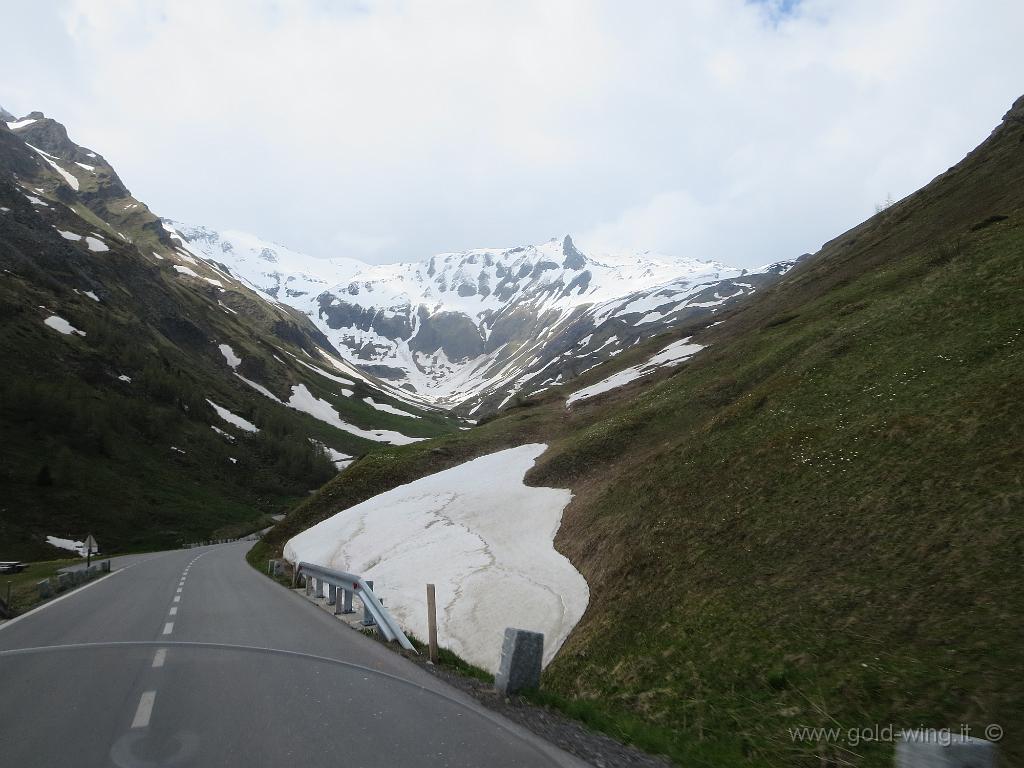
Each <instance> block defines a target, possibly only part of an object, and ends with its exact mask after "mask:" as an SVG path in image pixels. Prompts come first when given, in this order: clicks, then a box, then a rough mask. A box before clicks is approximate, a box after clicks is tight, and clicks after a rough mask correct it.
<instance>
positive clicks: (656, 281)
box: [167, 222, 793, 414]
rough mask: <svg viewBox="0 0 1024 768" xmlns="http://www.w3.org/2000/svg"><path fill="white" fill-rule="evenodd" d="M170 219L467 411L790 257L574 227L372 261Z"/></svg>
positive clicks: (387, 375)
mask: <svg viewBox="0 0 1024 768" xmlns="http://www.w3.org/2000/svg"><path fill="white" fill-rule="evenodd" d="M167 223H168V224H169V225H171V226H173V227H174V228H175V229H176V230H177V231H178V232H179V233H180V234H181V235H182V237H183V238H184V239H185V240H187V241H188V244H189V247H190V248H191V249H193V250H194V251H196V252H197V253H200V254H202V255H204V256H205V257H206V258H207V259H209V260H210V261H211V262H215V263H216V265H217V266H218V268H219V269H221V270H223V271H225V272H228V273H230V274H231V275H233V276H235V277H236V278H238V279H240V280H243V281H245V282H246V283H248V284H249V285H252V286H253V287H255V288H256V289H258V290H260V291H262V292H263V293H265V294H266V295H267V296H268V297H270V298H272V299H274V300H276V301H279V302H282V303H284V304H287V305H290V306H291V307H294V308H296V309H298V310H299V311H301V312H303V313H304V314H305V315H307V316H308V317H309V318H310V319H311V320H312V321H313V322H314V323H315V324H316V325H317V326H318V328H319V329H320V330H321V331H322V332H323V333H324V335H325V336H326V337H327V338H328V339H330V341H331V343H332V344H333V345H334V346H335V347H337V348H338V349H339V350H341V351H342V352H343V353H345V354H346V356H348V357H350V358H351V359H352V360H353V361H354V362H357V363H358V364H359V365H360V367H361V368H362V369H363V370H364V371H366V372H368V373H371V374H373V375H374V376H376V377H379V378H380V379H384V380H388V381H390V382H391V383H393V384H395V385H396V386H397V387H400V388H401V389H403V390H405V391H406V392H407V393H409V396H410V397H411V398H412V399H416V400H419V401H421V402H424V403H432V404H436V405H439V406H443V407H446V408H453V409H454V408H458V409H459V410H460V411H461V412H463V413H469V414H473V413H476V412H478V411H479V412H484V411H487V410H491V409H493V408H495V407H500V406H501V405H503V404H504V403H506V402H508V400H510V399H511V398H512V397H514V396H515V395H516V394H517V393H520V392H522V393H524V394H526V395H530V394H535V393H537V392H539V391H542V390H543V389H545V388H546V387H549V386H554V385H557V384H560V383H562V382H563V381H566V380H568V379H569V378H572V377H573V376H576V375H578V374H580V373H582V372H583V371H585V370H588V369H589V368H591V367H593V366H594V365H597V364H598V363H600V362H602V361H604V360H607V359H608V358H610V357H612V356H614V355H615V354H617V353H619V352H621V351H622V350H623V349H626V348H627V347H629V346H631V345H633V344H635V343H636V342H637V341H639V340H641V339H644V338H648V337H650V336H653V335H656V334H657V333H660V332H662V331H664V330H665V329H666V328H668V327H673V326H675V325H677V324H679V323H680V322H682V321H684V320H689V319H691V318H693V317H695V316H701V315H706V316H708V317H710V316H712V315H714V314H715V313H716V312H718V311H720V310H721V309H722V308H723V307H725V306H727V305H728V304H730V303H731V302H734V301H737V300H739V299H741V298H742V297H744V296H748V295H750V294H752V293H754V292H755V291H756V290H758V289H759V288H760V287H763V286H764V285H767V284H768V283H770V282H773V281H774V280H775V279H777V278H778V276H779V275H781V274H783V273H784V272H785V271H786V270H787V269H788V268H789V267H790V266H792V264H793V262H784V263H780V264H773V265H769V266H767V267H765V268H763V269H759V270H754V271H747V270H742V269H737V268H734V267H728V266H725V265H723V264H719V263H717V262H710V261H698V260H696V259H689V258H679V257H672V256H665V255H661V254H654V253H650V252H641V253H621V254H600V255H597V254H594V255H590V254H585V253H583V252H582V251H580V250H579V249H578V248H577V247H576V246H575V244H574V243H573V241H572V238H571V237H570V236H569V235H565V236H564V237H562V238H553V239H551V240H549V241H548V242H546V243H542V244H540V245H527V246H520V247H515V248H478V249H473V250H469V251H463V252H460V253H442V254H439V255H436V256H432V257H431V258H429V259H427V260H425V261H421V262H409V263H400V264H386V265H369V264H365V263H363V262H360V261H357V260H354V259H345V258H341V259H329V260H328V259H315V258H312V257H310V256H307V255H305V254H301V253H297V252H295V251H292V250H290V249H288V248H285V247H283V246H280V245H276V244H274V243H269V242H266V241H264V240H261V239H260V238H258V237H256V236H254V235H250V234H247V233H242V232H217V231H215V230H211V229H208V228H205V227H199V226H190V225H187V224H182V223H179V222H167Z"/></svg>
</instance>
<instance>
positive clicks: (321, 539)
mask: <svg viewBox="0 0 1024 768" xmlns="http://www.w3.org/2000/svg"><path fill="white" fill-rule="evenodd" d="M546 449H547V446H546V445H543V444H530V445H523V446H519V447H518V448H511V449H508V450H504V451H499V452H497V453H493V454H490V455H488V456H482V457H480V458H478V459H474V460H473V461H469V462H467V463H465V464H461V465H459V466H457V467H453V468H451V469H448V470H445V471H443V472H438V473H436V474H433V475H430V476H428V477H424V478H421V479H419V480H416V481H414V482H412V483H408V484H407V485H402V486H399V487H397V488H394V489H392V490H390V491H387V492H385V493H382V494H379V495H377V496H374V497H373V498H371V499H368V500H366V501H364V502H362V503H361V504H357V505H355V506H353V507H350V508H348V509H346V510H343V511H341V512H339V513H338V514H336V515H334V516H333V517H330V518H328V519H327V520H324V521H323V522H321V523H319V524H318V525H315V526H313V527H312V528H309V529H308V530H306V531H303V532H302V533H300V534H299V535H298V536H295V537H294V538H293V539H291V540H290V541H289V542H288V543H287V544H286V545H285V550H284V553H285V557H287V558H288V559H290V560H292V561H299V560H303V561H307V562H313V563H317V564H319V565H323V566H326V567H329V568H336V569H339V570H345V571H349V572H352V573H357V574H359V575H361V576H363V577H364V578H367V579H372V580H374V581H375V586H374V591H375V592H376V593H377V594H378V595H379V596H381V597H383V598H384V603H385V605H386V606H387V607H388V610H390V611H391V612H392V614H393V615H394V616H395V618H396V619H397V620H398V622H399V623H400V624H401V625H402V626H403V627H405V628H407V629H409V630H410V631H411V632H413V633H414V634H416V635H417V636H418V637H421V638H422V637H426V636H427V617H426V600H425V585H426V584H427V583H433V584H434V585H435V586H436V593H437V605H438V613H437V621H438V639H439V642H440V643H441V644H442V645H444V646H446V647H448V648H451V649H452V650H453V651H454V652H455V653H457V654H458V655H459V656H461V657H463V658H464V659H466V660H467V661H470V662H471V663H473V664H476V665H478V666H480V667H483V668H485V669H489V670H492V671H493V670H495V669H497V666H498V658H499V654H500V651H501V641H502V636H503V633H504V631H505V628H506V627H510V626H511V627H517V628H521V629H530V630H534V631H538V632H543V633H544V636H545V641H544V643H545V649H544V663H545V664H546V663H548V662H550V661H551V659H552V658H553V657H554V655H555V653H556V652H557V651H558V649H559V648H560V647H561V645H562V643H563V642H564V641H565V638H566V637H567V636H568V634H569V632H570V631H572V628H573V627H574V626H576V624H577V622H579V620H580V618H581V617H582V616H583V612H584V611H585V610H586V607H587V603H588V602H589V599H590V590H589V588H588V587H587V583H586V581H585V580H584V578H583V576H582V575H581V574H580V573H579V572H578V571H577V570H576V569H575V568H574V567H573V565H572V563H570V562H569V560H568V559H567V558H565V557H564V556H563V555H561V554H560V553H559V552H557V551H556V550H555V548H554V546H553V541H554V537H555V533H556V532H557V531H558V528H559V525H560V524H561V520H562V511H563V510H564V509H565V506H566V505H567V504H568V503H569V501H570V499H571V498H572V494H571V492H570V491H568V490H563V489H555V488H531V487H528V486H526V485H525V484H524V483H523V477H524V475H525V474H526V472H527V470H529V469H530V467H532V466H533V464H534V462H535V461H536V459H537V457H539V456H540V455H541V454H542V453H543V452H544V451H545V450H546Z"/></svg>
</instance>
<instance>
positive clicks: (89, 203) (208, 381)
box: [0, 113, 456, 560]
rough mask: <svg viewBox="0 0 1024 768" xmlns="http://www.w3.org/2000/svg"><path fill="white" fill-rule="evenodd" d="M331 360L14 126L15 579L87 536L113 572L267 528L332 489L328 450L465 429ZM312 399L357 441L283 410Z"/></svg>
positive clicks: (3, 132)
mask: <svg viewBox="0 0 1024 768" xmlns="http://www.w3.org/2000/svg"><path fill="white" fill-rule="evenodd" d="M36 114H38V113H36ZM29 132H34V133H33V134H32V135H31V136H28V135H25V136H23V135H22V134H27V133H29ZM29 140H30V141H31V142H34V143H33V146H37V147H41V148H42V149H43V151H45V152H47V153H50V156H51V157H55V158H58V159H57V160H54V161H53V162H55V163H63V165H62V166H61V167H63V168H78V167H79V166H78V165H76V163H77V162H78V160H77V159H76V158H81V159H82V161H88V163H87V164H88V165H89V167H91V168H93V169H95V170H96V174H95V175H92V174H91V172H83V171H82V170H78V171H76V175H78V176H79V177H80V182H79V186H80V188H79V189H78V190H73V189H72V188H71V187H70V186H69V184H68V183H67V182H66V180H65V179H63V178H62V177H61V176H60V175H58V173H57V172H56V171H55V170H54V169H53V167H52V165H50V164H49V163H47V162H43V159H44V157H43V156H41V155H39V153H38V152H37V151H36V150H32V149H31V148H30V147H29V146H28V145H27V144H26V143H25V142H26V141H29ZM65 172H67V171H65ZM101 215H102V217H103V219H102V221H103V225H102V226H99V225H96V222H95V219H97V218H98V217H100V216H101ZM87 237H89V238H91V239H92V241H93V243H94V245H93V246H89V245H88V242H89V241H87V240H86V239H85V238H87ZM97 243H98V244H99V245H95V244H97ZM54 317H57V318H60V319H61V320H62V321H66V322H67V323H69V324H70V325H71V326H72V327H73V328H74V329H76V331H77V332H71V333H62V332H60V331H59V330H58V329H55V328H54V327H50V326H48V325H46V324H45V323H46V322H47V321H52V319H53V318H54ZM222 344H223V345H227V346H228V347H230V348H231V350H232V351H233V353H234V354H235V355H237V357H238V358H239V359H240V361H241V362H236V368H232V367H231V364H230V363H229V362H228V361H227V359H226V356H225V354H224V353H223V351H222V349H221V345H222ZM325 349H326V350H327V351H328V352H329V351H330V347H329V344H327V342H326V339H324V338H323V336H322V334H320V333H319V332H318V331H317V330H316V329H315V327H313V325H312V324H311V323H310V322H309V320H308V318H305V317H304V316H302V315H299V314H298V313H296V312H294V311H292V310H289V309H288V308H285V307H282V306H280V305H275V304H273V303H271V302H269V301H267V300H266V299H264V298H260V297H258V296H257V295H256V294H255V293H254V292H253V291H251V290H249V289H248V288H246V287H245V286H242V285H241V284H238V283H237V282H235V281H232V280H230V279H229V278H227V277H225V276H223V275H220V274H219V273H217V272H216V271H215V270H214V269H212V268H211V267H209V266H208V265H206V264H204V263H202V262H199V261H198V260H197V259H195V258H194V257H191V256H189V254H188V253H187V252H185V251H183V250H182V249H181V248H179V247H178V246H177V244H176V243H175V242H174V241H173V240H172V239H171V238H170V237H169V235H168V233H167V232H166V231H164V229H163V227H162V226H161V224H160V222H159V220H158V219H157V218H156V217H155V216H154V215H153V214H152V213H150V212H149V211H148V209H146V208H145V206H142V205H141V204H140V203H138V202H137V201H135V200H134V198H132V197H131V196H130V195H129V193H128V192H127V190H126V189H125V188H124V186H123V185H122V184H121V182H120V180H119V179H118V178H117V176H116V174H114V173H113V170H112V169H110V168H109V166H106V164H105V162H104V161H103V160H102V158H99V157H94V156H92V153H88V152H87V151H86V150H84V149H83V148H81V147H78V146H77V145H75V144H73V143H72V142H70V140H69V139H68V138H67V134H66V133H65V132H64V130H63V127H62V126H60V124H59V123H54V122H53V121H52V120H47V119H44V118H42V116H41V115H40V116H39V119H38V120H36V122H35V123H34V124H33V125H32V126H29V127H28V128H26V129H23V130H22V131H21V132H19V133H18V134H15V133H13V132H11V131H9V130H8V129H7V128H6V126H5V125H3V124H0V359H2V360H3V362H4V369H3V372H2V375H0V446H2V448H0V459H2V461H0V560H7V559H15V558H17V559H30V558H31V559H37V558H47V557H49V558H52V557H54V556H55V555H57V554H58V553H59V550H56V549H54V548H53V547H51V546H49V545H47V544H46V543H45V538H46V536H47V535H54V536H58V537H68V538H79V539H80V538H83V537H84V536H85V535H86V534H87V533H89V532H92V533H94V534H95V535H96V537H97V539H98V540H99V541H100V543H101V544H102V545H103V547H104V550H105V551H106V552H108V553H112V552H118V551H126V550H132V549H143V548H161V547H173V546H178V545H180V544H182V543H184V542H187V541H192V540H196V539H200V538H206V537H209V536H210V535H211V534H212V533H213V532H214V531H217V530H219V529H222V528H224V527H225V526H238V525H241V524H244V523H246V522H252V523H253V524H255V523H256V522H258V521H260V520H261V519H262V516H263V515H265V514H266V513H268V512H280V511H283V510H284V509H285V508H286V507H287V506H289V505H290V504H292V503H294V501H295V500H296V499H298V498H300V497H302V496H304V495H306V494H307V493H308V492H309V491H310V490H312V489H314V488H316V487H318V486H319V485H321V484H322V483H323V482H325V481H326V480H328V479H330V478H331V477H333V476H334V475H335V473H336V467H335V465H334V464H333V463H332V462H331V459H330V456H329V455H328V452H326V451H325V448H326V449H330V450H331V451H335V452H339V453H342V454H345V455H348V456H359V455H361V454H362V453H365V452H366V451H368V450H371V449H373V448H375V447H376V446H378V445H379V444H380V443H379V442H378V440H377V438H376V437H373V436H372V435H371V434H370V433H372V432H373V431H379V430H388V431H391V432H393V433H398V434H400V435H402V436H403V437H405V438H426V437H431V436H434V435H438V434H444V433H446V432H451V431H453V430H454V429H456V423H455V422H454V420H452V419H450V418H448V417H447V416H444V415H442V414H438V413H436V412H425V411H419V410H417V409H415V408H412V407H410V406H408V405H407V404H405V403H402V402H399V401H397V400H395V399H394V398H392V397H389V396H388V395H387V394H385V393H384V392H382V391H381V390H380V389H379V388H378V387H376V386H375V385H374V383H373V381H372V380H371V379H369V378H362V379H360V378H357V377H355V376H350V377H349V378H348V379H346V378H345V377H344V376H343V374H341V373H339V372H338V371H337V369H335V368H333V367H332V363H331V361H330V360H329V359H328V358H327V357H326V356H325V353H324V351H323V350H325ZM300 361H301V362H300ZM331 371H334V373H332V372H331ZM236 374H238V375H236ZM241 377H244V378H245V379H247V380H248V381H249V382H252V383H254V384H256V385H258V386H259V387H261V388H262V389H263V390H265V391H260V390H259V389H257V388H256V387H254V386H253V385H252V384H250V383H246V382H245V381H243V379H242V378H241ZM339 380H345V381H346V382H347V383H346V384H344V385H342V384H340V383H339ZM298 385H301V386H303V387H305V388H306V389H307V390H308V391H309V393H310V395H311V396H312V397H315V398H317V399H318V400H320V401H323V406H324V407H326V408H331V409H333V410H334V412H335V413H336V414H337V416H338V418H339V419H340V420H341V421H343V422H344V423H345V424H347V425H350V426H351V429H349V430H346V429H344V428H341V427H339V426H336V425H332V424H331V423H327V422H326V421H324V420H323V419H320V418H316V417H314V416H313V415H310V414H309V413H306V412H303V411H301V410H297V409H295V408H290V407H287V406H286V405H284V402H287V401H288V400H289V396H290V394H291V392H292V388H293V387H296V386H298ZM267 393H269V396H268V394H267ZM367 396H372V397H373V399H374V401H375V402H378V403H385V404H388V405H390V406H392V407H396V408H399V409H401V410H404V411H405V412H408V413H410V414H411V415H410V416H400V415H396V414H393V413H387V412H383V411H381V410H378V409H375V408H373V407H372V406H371V405H370V404H368V403H366V402H365V401H364V399H363V398H364V397H367ZM211 401H212V403H215V404H216V405H217V406H218V407H220V408H223V409H227V411H230V412H231V413H232V414H234V415H235V416H236V417H239V418H241V419H244V420H245V421H247V422H250V423H251V424H253V425H255V427H257V428H258V430H259V431H258V432H256V433H253V432H252V431H249V430H246V429H245V428H240V427H239V426H237V425H236V424H231V423H229V422H228V421H225V420H224V418H223V417H222V416H221V415H219V414H218V412H217V410H216V409H215V408H214V407H213V405H211ZM282 401H283V402H282ZM218 430H219V431H218ZM353 430H354V431H353ZM360 430H362V432H359V431H360ZM244 527H245V526H244V525H241V528H242V529H244Z"/></svg>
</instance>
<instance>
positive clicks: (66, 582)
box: [57, 573, 74, 592]
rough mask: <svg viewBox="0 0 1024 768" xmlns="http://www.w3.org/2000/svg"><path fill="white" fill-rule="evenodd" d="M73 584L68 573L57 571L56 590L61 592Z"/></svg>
mask: <svg viewBox="0 0 1024 768" xmlns="http://www.w3.org/2000/svg"><path fill="white" fill-rule="evenodd" d="M73 585H74V581H73V579H72V578H71V574H70V573H59V574H57V591H58V592H63V591H64V590H65V589H71V587H72V586H73Z"/></svg>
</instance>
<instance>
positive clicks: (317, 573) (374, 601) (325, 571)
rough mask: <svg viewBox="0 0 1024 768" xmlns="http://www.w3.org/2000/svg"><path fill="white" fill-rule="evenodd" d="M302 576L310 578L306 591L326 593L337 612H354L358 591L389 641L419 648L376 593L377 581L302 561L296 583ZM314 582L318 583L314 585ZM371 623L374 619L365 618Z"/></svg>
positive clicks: (294, 576) (410, 648) (295, 573)
mask: <svg viewBox="0 0 1024 768" xmlns="http://www.w3.org/2000/svg"><path fill="white" fill-rule="evenodd" d="M299 576H304V577H305V578H306V593H307V594H309V593H310V591H312V590H315V591H316V596H317V597H326V598H327V604H328V605H333V606H334V612H335V613H336V614H337V613H352V595H354V594H358V596H359V600H360V602H361V603H362V604H363V610H364V611H365V612H366V613H367V614H368V617H367V618H368V619H369V618H370V617H372V619H373V621H372V623H374V624H376V625H377V627H378V628H379V629H380V632H381V634H383V635H384V637H385V638H386V639H387V640H388V641H392V640H397V641H398V644H399V645H401V646H402V647H403V648H405V649H406V650H407V651H413V652H414V653H415V652H416V649H415V648H414V647H413V645H412V643H410V642H409V638H407V637H406V636H405V633H404V632H402V628H401V627H400V626H398V622H397V621H395V619H394V617H393V616H392V615H391V614H390V613H388V611H387V609H386V608H385V607H384V604H383V603H381V601H380V599H379V598H378V597H377V596H376V595H375V594H373V582H368V581H366V580H364V579H363V577H362V576H356V575H355V574H353V573H345V572H344V571H335V570H332V569H331V568H324V567H323V566H320V565H314V564H313V563H303V562H299V563H296V564H295V568H294V569H293V570H292V587H297V586H298V581H299ZM314 582H316V583H315V585H314ZM324 584H326V585H327V586H328V587H329V591H328V594H327V595H324ZM364 623H365V624H370V623H371V622H370V621H364Z"/></svg>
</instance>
